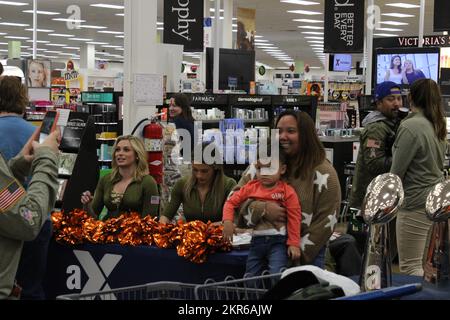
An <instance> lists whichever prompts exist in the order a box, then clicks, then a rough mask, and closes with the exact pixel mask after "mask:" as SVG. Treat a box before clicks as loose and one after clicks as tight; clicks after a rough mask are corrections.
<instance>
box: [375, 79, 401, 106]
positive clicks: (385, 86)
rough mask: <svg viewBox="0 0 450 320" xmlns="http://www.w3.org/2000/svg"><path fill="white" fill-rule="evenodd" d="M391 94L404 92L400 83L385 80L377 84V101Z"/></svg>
mask: <svg viewBox="0 0 450 320" xmlns="http://www.w3.org/2000/svg"><path fill="white" fill-rule="evenodd" d="M391 94H402V90H401V89H400V85H399V84H398V83H395V82H392V81H384V82H382V83H380V84H378V85H377V88H376V90H375V101H380V100H383V98H385V97H387V96H390V95H391Z"/></svg>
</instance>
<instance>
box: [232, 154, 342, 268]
mask: <svg viewBox="0 0 450 320" xmlns="http://www.w3.org/2000/svg"><path fill="white" fill-rule="evenodd" d="M248 171H249V169H247V170H246V172H244V174H243V176H242V178H241V180H240V181H239V183H238V187H239V186H243V185H245V184H246V183H247V182H248V181H250V180H251V176H250V175H249V174H248ZM287 182H288V183H289V184H290V185H291V186H293V187H294V189H295V191H296V192H297V195H298V199H299V201H300V206H301V208H302V215H303V219H302V226H301V237H302V239H301V242H300V246H301V248H302V253H301V258H300V259H301V264H311V263H313V262H314V259H315V258H316V256H317V254H318V253H319V251H320V250H321V249H322V248H323V247H324V246H325V245H326V244H327V242H328V240H329V239H330V237H331V235H332V234H333V231H334V230H333V229H334V225H335V221H336V220H335V219H337V215H338V214H339V210H340V205H341V187H340V184H339V178H338V176H337V173H336V170H335V169H334V167H333V166H332V165H331V163H330V162H329V161H328V160H325V161H324V162H323V163H321V164H320V165H318V166H317V167H316V168H315V169H314V172H312V173H311V174H310V175H309V177H307V178H306V179H301V178H295V177H292V176H291V177H289V178H288V180H287ZM264 208H265V203H264V202H262V201H253V200H251V199H250V200H249V201H247V202H246V203H245V204H244V205H243V206H241V212H240V216H241V217H242V216H244V215H247V214H248V213H250V212H251V218H252V223H254V224H258V223H260V220H261V219H264V217H263V213H264ZM243 210H244V211H243ZM239 222H240V221H239ZM239 222H238V224H239ZM267 223H268V224H270V222H268V221H267Z"/></svg>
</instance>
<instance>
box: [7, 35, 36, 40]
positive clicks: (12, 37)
mask: <svg viewBox="0 0 450 320" xmlns="http://www.w3.org/2000/svg"><path fill="white" fill-rule="evenodd" d="M5 39H18V40H26V39H30V38H28V37H17V36H6V37H5Z"/></svg>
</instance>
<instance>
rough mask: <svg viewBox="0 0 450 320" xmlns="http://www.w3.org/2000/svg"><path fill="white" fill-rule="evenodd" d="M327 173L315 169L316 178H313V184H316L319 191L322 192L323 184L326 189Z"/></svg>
mask: <svg viewBox="0 0 450 320" xmlns="http://www.w3.org/2000/svg"><path fill="white" fill-rule="evenodd" d="M329 176H330V174H329V173H325V174H321V173H320V172H319V171H316V180H314V184H317V188H318V189H319V192H322V187H324V186H325V189H328V177H329Z"/></svg>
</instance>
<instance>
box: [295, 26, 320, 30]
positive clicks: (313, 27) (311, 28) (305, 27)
mask: <svg viewBox="0 0 450 320" xmlns="http://www.w3.org/2000/svg"><path fill="white" fill-rule="evenodd" d="M297 28H300V29H310V30H322V29H323V27H318V26H298V27H297Z"/></svg>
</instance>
